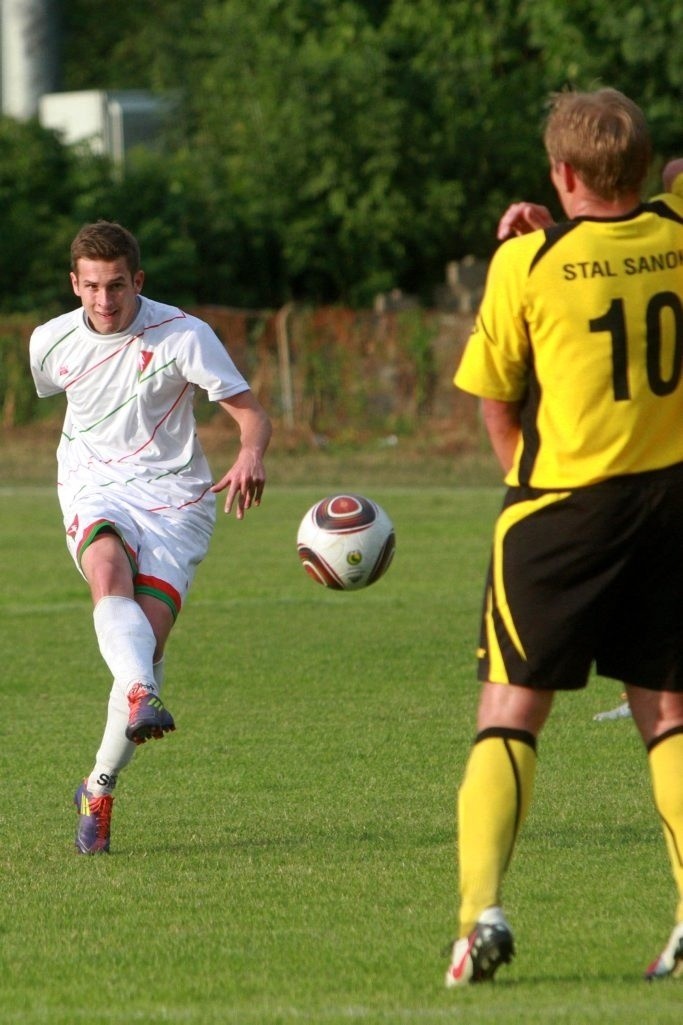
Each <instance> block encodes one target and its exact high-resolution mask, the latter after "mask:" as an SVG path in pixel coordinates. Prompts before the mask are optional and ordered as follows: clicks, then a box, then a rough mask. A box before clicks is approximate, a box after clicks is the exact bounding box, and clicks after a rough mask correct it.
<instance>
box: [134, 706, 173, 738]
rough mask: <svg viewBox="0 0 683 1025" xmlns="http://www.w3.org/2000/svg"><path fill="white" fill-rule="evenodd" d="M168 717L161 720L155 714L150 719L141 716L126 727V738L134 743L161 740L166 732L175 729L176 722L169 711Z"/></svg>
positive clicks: (171, 731)
mask: <svg viewBox="0 0 683 1025" xmlns="http://www.w3.org/2000/svg"><path fill="white" fill-rule="evenodd" d="M167 714H168V719H167V720H165V721H160V720H159V718H158V717H157V716H156V715H155V716H154V718H152V717H150V718H149V719H144V718H140V719H138V720H137V721H136V722H134V723H129V724H128V726H127V727H126V738H127V739H128V740H132V742H133V743H134V744H144V743H145V741H146V740H161V739H162V738H163V736H164V734H165V733H173V732H174V731H175V723H174V721H173V719H172V717H171V715H170V714H169V713H167Z"/></svg>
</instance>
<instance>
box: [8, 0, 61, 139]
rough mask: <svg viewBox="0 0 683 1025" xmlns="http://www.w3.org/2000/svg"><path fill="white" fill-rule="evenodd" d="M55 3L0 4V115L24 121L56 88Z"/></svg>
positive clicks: (14, 0)
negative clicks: (44, 96)
mask: <svg viewBox="0 0 683 1025" xmlns="http://www.w3.org/2000/svg"><path fill="white" fill-rule="evenodd" d="M59 7H60V3H59V0H0V36H1V37H2V46H1V49H0V62H1V63H2V76H1V78H0V88H1V90H2V113H3V114H4V115H5V116H6V117H13V118H16V119H17V120H19V121H27V120H28V119H29V118H32V117H35V116H36V115H37V113H38V103H39V100H40V97H41V96H42V95H43V93H47V92H53V91H54V90H55V89H56V88H58V84H59V82H58V79H59V35H58V25H59Z"/></svg>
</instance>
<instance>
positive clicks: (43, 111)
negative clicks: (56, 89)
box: [38, 89, 168, 165]
mask: <svg viewBox="0 0 683 1025" xmlns="http://www.w3.org/2000/svg"><path fill="white" fill-rule="evenodd" d="M167 110H168V104H167V103H166V102H165V101H163V100H162V99H160V98H159V97H158V96H154V95H153V94H152V93H149V92H147V91H146V90H142V89H120V90H109V91H107V90H101V89H87V90H83V91H79V92H69V93H47V94H46V95H44V96H41V98H40V102H39V107H38V116H39V118H40V123H41V124H42V125H43V127H44V128H51V129H53V130H54V131H56V132H58V133H59V135H60V136H61V139H62V142H64V143H66V144H67V145H71V144H74V143H86V144H87V145H88V146H90V148H91V149H92V151H93V152H94V153H99V154H104V155H106V156H108V157H110V158H111V159H112V160H113V161H114V162H115V163H116V164H118V165H123V164H124V162H125V158H126V153H128V152H129V151H130V150H131V149H133V148H134V147H135V146H154V144H155V142H156V140H157V139H158V137H159V133H160V131H161V128H162V126H163V121H164V117H165V116H166V113H167Z"/></svg>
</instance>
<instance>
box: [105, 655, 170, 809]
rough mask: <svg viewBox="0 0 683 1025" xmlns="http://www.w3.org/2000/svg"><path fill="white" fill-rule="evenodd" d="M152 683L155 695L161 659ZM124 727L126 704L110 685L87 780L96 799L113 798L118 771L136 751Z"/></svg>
mask: <svg viewBox="0 0 683 1025" xmlns="http://www.w3.org/2000/svg"><path fill="white" fill-rule="evenodd" d="M153 668H154V680H155V682H156V687H157V694H160V693H161V687H162V684H163V682H164V659H163V658H161V659H160V660H159V661H158V662H155V663H154V667H153ZM127 725H128V701H127V700H126V695H125V694H124V693H123V691H122V689H121V688H120V687H118V686H117V685H116V682H114V683H113V684H112V688H111V691H110V693H109V705H108V708H107V723H106V726H105V727H104V733H103V735H102V741H101V743H100V748H99V751H98V752H97V754H96V756H95V765H94V766H93V770H92V772H91V773H90V775H89V776H88V790H89V791H90V793H91V794H94V795H95V796H96V797H101V796H102V795H103V794H113V792H114V789H115V787H116V783H117V781H118V777H119V773H120V771H121V769H125V767H126V766H127V765H128V763H129V762H130V760H131V758H132V757H133V755H134V754H135V752H136V751H137V744H134V743H133V742H132V740H128V739H127V738H126V726H127Z"/></svg>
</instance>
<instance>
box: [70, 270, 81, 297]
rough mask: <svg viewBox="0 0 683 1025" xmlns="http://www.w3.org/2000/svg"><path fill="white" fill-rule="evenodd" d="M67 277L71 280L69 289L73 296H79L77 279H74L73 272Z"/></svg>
mask: <svg viewBox="0 0 683 1025" xmlns="http://www.w3.org/2000/svg"><path fill="white" fill-rule="evenodd" d="M69 277H70V278H71V287H72V288H73V290H74V295H80V294H81V292H80V289H79V287H78V278H77V277H76V275H75V274H74V272H73V271H70V272H69Z"/></svg>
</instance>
